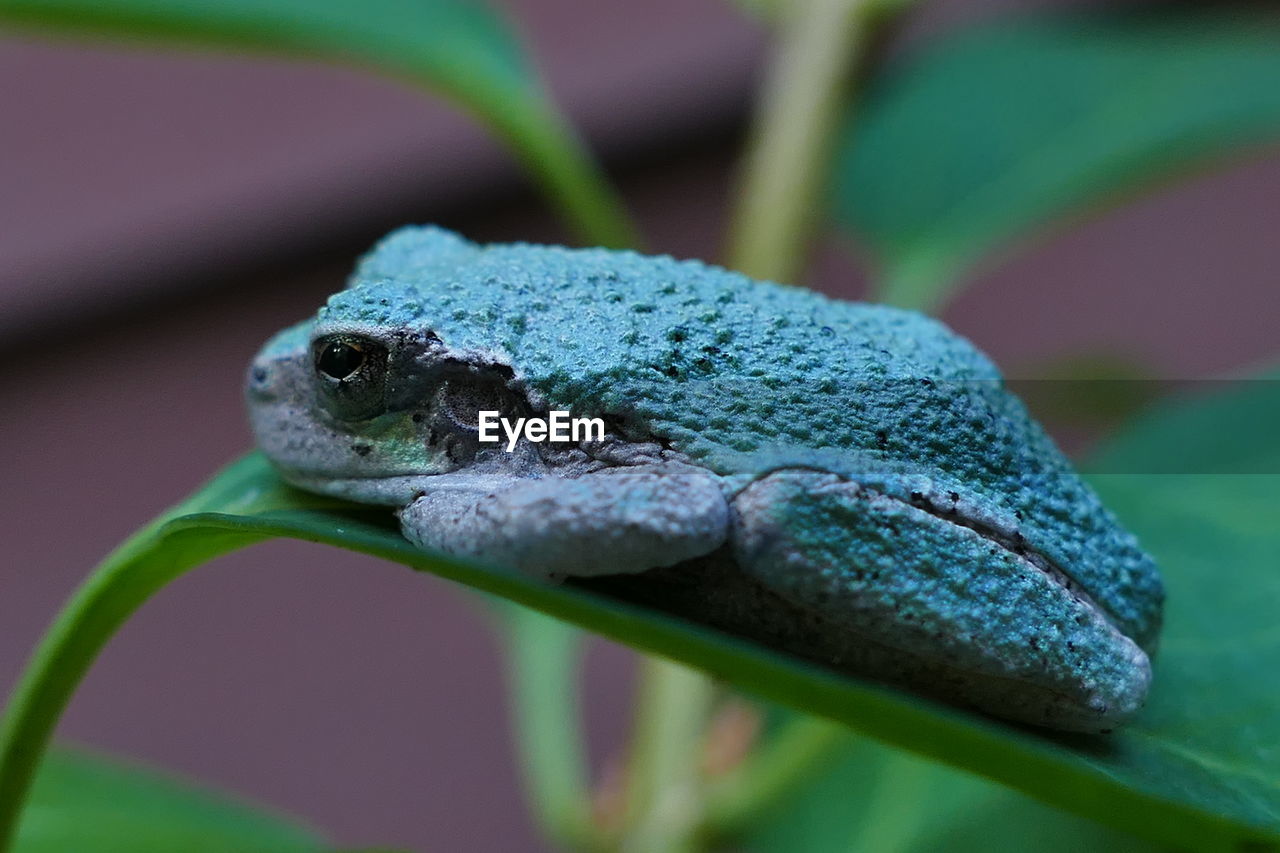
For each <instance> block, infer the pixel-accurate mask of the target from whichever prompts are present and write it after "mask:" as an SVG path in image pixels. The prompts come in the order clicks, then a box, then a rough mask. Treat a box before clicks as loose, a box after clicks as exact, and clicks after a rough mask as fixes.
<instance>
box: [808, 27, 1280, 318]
mask: <svg viewBox="0 0 1280 853" xmlns="http://www.w3.org/2000/svg"><path fill="white" fill-rule="evenodd" d="M855 113H856V115H855V116H854V117H853V119H852V120H851V122H850V124H849V127H848V129H847V131H846V133H845V135H844V139H843V141H842V142H841V143H840V145H841V148H840V151H839V153H838V156H837V162H836V166H835V170H836V175H835V186H834V199H833V203H834V206H835V215H836V218H837V219H838V220H839V222H840V223H841V224H842V225H843V226H844V227H846V228H848V229H849V230H850V231H851V232H852V233H854V234H855V235H856V236H857V237H858V239H859V240H860V241H861V242H862V243H863V244H864V245H865V246H866V248H867V250H868V251H869V252H870V254H871V256H872V259H873V260H874V262H875V263H876V265H877V266H878V268H879V269H878V285H877V292H876V295H877V297H878V298H879V299H880V300H883V301H886V302H889V303H892V304H895V305H901V306H905V307H909V308H920V309H925V310H930V309H937V308H938V307H939V306H940V305H942V304H943V303H944V302H945V301H946V300H947V298H948V296H949V295H950V293H951V292H952V290H953V289H954V288H955V287H957V286H958V285H959V284H960V283H961V282H962V281H963V279H964V278H965V277H966V276H967V275H969V274H971V273H972V269H973V267H974V266H975V265H976V264H978V263H980V262H983V261H988V260H990V256H991V255H992V253H999V252H1004V251H1007V250H1009V248H1010V245H1011V244H1012V243H1014V242H1016V241H1018V240H1024V239H1026V238H1027V237H1028V236H1030V235H1031V234H1032V233H1033V232H1034V231H1035V230H1036V229H1039V228H1043V227H1044V226H1046V225H1049V224H1052V223H1054V222H1058V221H1061V220H1062V219H1063V218H1065V217H1075V216H1080V215H1082V214H1084V213H1086V212H1087V211H1089V210H1091V209H1094V208H1097V207H1099V206H1102V205H1106V204H1113V203H1116V202H1117V201H1119V200H1122V199H1123V198H1124V197H1125V196H1127V195H1130V194H1133V193H1135V192H1137V191H1139V190H1141V189H1144V188H1146V187H1148V186H1149V185H1151V184H1152V183H1153V182H1156V181H1160V180H1168V179H1170V178H1172V177H1175V176H1177V175H1178V174H1180V173H1184V172H1186V171H1187V170H1188V169H1191V168H1194V167H1198V166H1202V165H1204V164H1205V163H1206V162H1209V161H1211V160H1213V159H1215V158H1223V157H1226V156H1228V155H1233V154H1235V155H1238V154H1239V153H1240V152H1241V151H1242V149H1245V148H1248V147H1251V146H1259V145H1262V144H1266V143H1273V142H1274V141H1275V140H1276V139H1277V137H1280V21H1277V19H1276V18H1275V17H1274V16H1264V15H1263V14H1260V13H1255V14H1251V13H1248V12H1243V11H1238V10H1227V9H1222V8H1219V9H1216V10H1206V11H1201V12H1198V13H1194V14H1193V13H1186V12H1170V11H1169V10H1167V9H1163V8H1162V9H1159V10H1153V11H1150V12H1146V13H1129V14H1118V13H1109V14H1106V15H1098V14H1094V15H1088V16H1087V15H1074V16H1061V15H1059V16H1055V17H1044V16H1039V17H1023V18H1021V19H1014V20H1004V21H1000V22H998V23H995V24H991V25H984V26H981V27H979V28H976V29H974V30H972V31H970V32H968V33H966V34H962V35H960V36H956V37H952V38H948V39H946V40H944V41H941V42H939V43H937V44H934V45H931V46H926V47H925V48H923V49H921V50H920V51H919V52H918V53H916V54H914V55H910V56H908V57H906V58H905V59H904V60H902V61H899V62H894V63H891V64H890V65H889V66H888V67H886V68H884V69H883V70H882V71H880V72H879V73H878V74H876V75H875V76H874V78H873V79H872V80H871V82H870V84H869V88H868V90H867V92H866V95H865V97H864V98H861V99H859V100H858V102H857V103H856V104H855Z"/></svg>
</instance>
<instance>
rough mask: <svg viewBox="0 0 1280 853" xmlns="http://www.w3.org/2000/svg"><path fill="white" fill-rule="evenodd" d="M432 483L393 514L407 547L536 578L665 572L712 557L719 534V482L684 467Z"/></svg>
mask: <svg viewBox="0 0 1280 853" xmlns="http://www.w3.org/2000/svg"><path fill="white" fill-rule="evenodd" d="M432 480H433V481H435V482H433V488H432V489H431V490H430V491H428V492H426V493H424V494H423V495H421V496H420V497H418V498H417V499H416V500H415V501H414V502H413V503H411V504H409V505H408V506H406V507H405V508H404V509H402V510H400V512H399V517H400V524H401V528H402V530H403V531H404V535H405V536H406V537H407V538H408V539H409V540H410V541H411V542H413V543H414V544H415V545H418V546H419V547H422V548H428V549H434V550H437V551H444V552H446V553H449V554H457V555H460V556H468V557H476V558H479V559H482V560H486V561H489V562H493V563H498V564H502V565H507V566H512V567H514V568H517V569H520V570H522V571H525V572H528V573H531V574H535V575H541V576H544V577H550V578H563V577H567V576H591V575H605V574H619V573H632V572H642V571H645V570H647V569H652V568H657V567H660V566H669V565H672V564H674V563H678V562H681V561H683V560H688V559H692V558H693V557H699V556H701V555H703V554H706V553H709V552H711V551H713V550H715V549H716V548H717V547H719V546H720V545H721V544H723V543H724V541H725V537H726V535H727V529H728V520H729V508H728V504H727V503H726V501H725V498H724V495H723V493H722V491H721V488H720V484H719V481H718V480H717V479H716V478H715V477H714V476H712V475H710V474H708V473H706V472H704V471H701V470H699V469H696V468H691V467H689V466H684V465H679V466H674V465H639V466H633V467H616V468H605V469H603V470H599V471H594V472H591V473H587V474H582V475H580V476H577V477H572V478H569V477H557V476H548V477H542V478H539V479H531V478H523V477H522V478H516V477H509V476H504V475H487V476H486V475H479V474H465V473H459V474H457V475H447V474H446V475H440V476H439V477H433V478H432ZM437 483H438V485H437Z"/></svg>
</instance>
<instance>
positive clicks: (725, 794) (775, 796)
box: [706, 717, 850, 836]
mask: <svg viewBox="0 0 1280 853" xmlns="http://www.w3.org/2000/svg"><path fill="white" fill-rule="evenodd" d="M848 737H850V735H849V730H848V729H846V728H844V727H843V726H840V725H838V724H836V723H833V722H830V721H828V720H822V719H819V718H817V717H800V718H798V719H795V720H792V721H790V722H788V723H787V724H786V725H785V726H784V727H783V728H782V730H781V731H779V732H778V733H777V734H775V735H773V736H772V737H771V738H769V739H768V740H767V741H766V742H765V743H764V744H762V745H761V746H759V747H757V748H756V750H755V751H754V752H753V753H752V754H751V755H750V756H749V757H748V758H747V759H746V760H745V761H744V762H743V763H742V765H741V766H739V767H738V768H736V769H735V770H734V771H733V772H731V773H729V774H727V775H726V776H724V777H723V778H722V779H720V780H718V781H717V782H716V784H715V785H714V786H712V787H711V788H710V789H709V790H708V791H707V807H706V825H707V829H708V830H709V831H710V832H711V833H713V834H715V835H717V836H725V835H730V834H732V833H733V832H734V831H735V830H737V829H738V828H740V827H741V826H742V825H743V824H744V823H746V822H747V821H748V820H750V819H751V818H753V817H755V816H756V815H758V814H759V813H760V812H762V811H763V810H765V809H767V808H768V807H769V806H771V805H773V804H774V803H777V802H778V801H779V800H781V799H783V798H784V797H785V796H786V795H787V794H789V793H790V792H791V791H793V790H795V789H796V788H797V787H798V786H800V785H801V784H803V783H804V782H805V781H806V780H807V779H809V778H811V776H812V774H813V771H814V769H815V768H817V767H818V766H819V765H821V764H822V762H823V761H825V760H826V759H827V758H829V757H830V756H831V755H832V754H833V752H834V747H835V746H836V744H838V743H839V742H840V741H841V740H843V739H845V738H848Z"/></svg>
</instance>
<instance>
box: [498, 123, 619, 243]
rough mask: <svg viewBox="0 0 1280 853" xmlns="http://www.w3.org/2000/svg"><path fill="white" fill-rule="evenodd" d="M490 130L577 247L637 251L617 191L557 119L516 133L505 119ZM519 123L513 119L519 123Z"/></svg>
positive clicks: (568, 129)
mask: <svg viewBox="0 0 1280 853" xmlns="http://www.w3.org/2000/svg"><path fill="white" fill-rule="evenodd" d="M489 118H490V120H491V126H493V127H494V128H495V129H496V130H497V131H498V132H499V133H501V134H502V135H504V136H506V137H507V139H508V142H509V144H510V145H511V146H512V148H513V150H514V151H515V152H516V153H517V155H518V156H519V158H520V160H521V161H522V162H523V163H524V165H525V167H526V168H527V169H529V171H530V172H531V173H532V174H533V175H534V177H535V179H536V180H537V181H538V183H539V184H540V185H541V186H542V189H543V191H544V192H545V193H546V195H547V196H548V197H549V198H550V200H551V202H552V204H553V206H554V207H555V208H556V210H557V211H558V212H559V213H560V215H561V216H562V217H563V218H564V219H565V221H566V222H567V223H568V224H569V227H570V228H571V229H572V230H573V232H574V234H575V235H576V236H577V237H578V239H580V240H581V241H582V242H583V243H585V244H587V245H592V246H606V247H609V248H613V249H628V248H631V249H638V248H641V247H642V240H641V237H640V231H639V229H638V228H637V227H636V225H635V223H634V222H633V221H632V220H631V219H630V217H629V215H628V214H627V210H626V206H625V205H624V204H623V202H622V200H621V198H620V197H619V195H618V193H617V190H615V189H614V187H613V186H612V185H611V184H610V183H609V182H608V180H606V179H605V177H604V175H603V174H602V172H601V171H600V168H599V166H598V165H597V163H596V161H595V160H594V159H593V158H592V156H591V155H590V154H589V153H588V152H587V150H586V147H585V145H584V144H583V143H582V141H581V140H580V139H579V138H578V135H577V134H576V133H575V132H574V130H573V129H572V128H571V127H570V126H569V125H568V123H567V122H566V121H565V120H564V118H563V117H562V116H560V115H559V114H558V113H548V114H545V115H543V116H541V117H540V118H537V117H532V118H531V119H530V120H528V121H527V122H524V124H526V126H525V127H524V128H522V129H521V131H520V132H519V133H515V132H512V130H511V128H509V127H508V124H510V122H509V121H507V120H506V116H505V115H491V116H489ZM520 120H521V119H520V118H519V117H517V118H516V121H517V122H519V121H520Z"/></svg>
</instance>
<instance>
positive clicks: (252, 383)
mask: <svg viewBox="0 0 1280 853" xmlns="http://www.w3.org/2000/svg"><path fill="white" fill-rule="evenodd" d="M249 390H250V391H251V392H253V394H255V395H256V396H258V397H269V396H270V395H271V368H269V367H267V366H266V365H265V364H255V365H253V367H251V368H249Z"/></svg>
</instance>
